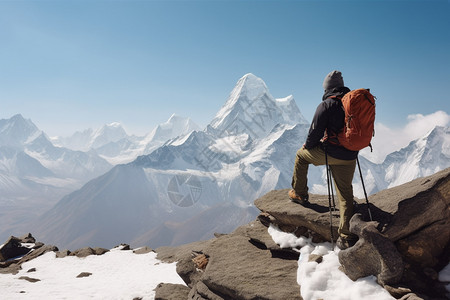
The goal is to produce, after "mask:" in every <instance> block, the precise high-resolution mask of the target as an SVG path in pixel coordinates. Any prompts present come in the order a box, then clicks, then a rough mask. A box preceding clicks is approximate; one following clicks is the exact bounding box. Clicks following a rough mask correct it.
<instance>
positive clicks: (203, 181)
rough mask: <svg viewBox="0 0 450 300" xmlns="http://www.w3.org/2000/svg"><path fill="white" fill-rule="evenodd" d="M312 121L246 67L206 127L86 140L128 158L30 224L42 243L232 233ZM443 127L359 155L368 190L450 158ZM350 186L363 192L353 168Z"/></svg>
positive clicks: (176, 123)
mask: <svg viewBox="0 0 450 300" xmlns="http://www.w3.org/2000/svg"><path fill="white" fill-rule="evenodd" d="M308 129H309V124H308V122H307V121H306V120H305V118H304V117H303V116H302V114H301V112H300V110H299V108H298V107H297V105H296V103H295V100H294V98H293V97H292V96H288V97H285V98H280V99H275V98H274V97H273V96H272V95H271V94H270V92H269V90H268V88H267V86H266V84H265V83H264V82H263V81H262V79H260V78H258V77H256V76H255V75H253V74H247V75H245V76H244V77H242V78H241V79H240V80H239V81H238V82H237V84H236V86H235V87H234V89H233V90H232V92H231V94H230V96H229V98H228V99H227V101H226V102H225V104H224V106H223V107H222V108H221V109H220V110H219V112H218V113H217V115H216V116H215V117H214V119H213V120H212V121H211V122H210V124H209V125H208V126H206V128H205V129H204V130H198V127H197V126H196V125H195V124H193V123H192V122H191V121H190V120H189V119H184V118H180V117H177V116H172V117H171V118H170V119H169V120H168V121H167V122H165V123H163V124H160V125H159V126H158V127H157V128H155V129H154V130H153V131H152V132H151V133H150V134H148V135H147V136H145V137H142V138H136V137H134V138H133V137H129V136H126V137H124V138H122V139H119V140H116V141H112V140H111V141H109V142H108V143H106V144H103V145H101V146H99V147H98V148H96V149H92V148H91V152H92V153H97V154H100V155H101V157H103V158H105V159H108V160H109V161H110V162H111V161H115V162H124V161H126V160H128V161H129V163H128V164H123V165H117V166H116V167H114V168H113V169H111V170H110V171H109V172H106V173H105V174H103V175H102V176H100V177H97V178H95V179H93V180H91V181H89V182H88V183H87V184H85V185H84V186H83V187H82V188H81V189H79V190H77V191H75V192H72V193H70V194H68V195H66V196H65V197H64V198H63V199H62V200H61V201H59V202H58V203H57V204H56V205H55V206H54V207H53V208H52V209H51V210H49V211H47V212H46V213H45V214H43V215H42V216H41V217H40V218H39V220H38V221H37V222H35V223H32V224H31V225H30V226H32V227H33V232H34V233H35V234H36V235H38V236H39V238H40V239H42V240H44V241H45V242H46V243H52V244H57V245H60V246H62V247H66V248H79V247H82V246H87V245H92V244H94V243H95V245H98V246H102V247H106V248H108V247H113V246H115V245H116V244H117V243H120V242H123V241H129V242H130V243H132V244H134V246H139V245H151V246H152V247H157V246H161V245H175V244H179V243H186V242H189V241H194V240H197V239H199V238H209V237H210V235H211V234H212V231H215V232H229V231H230V230H231V229H232V228H235V227H236V226H239V225H241V224H244V223H247V222H248V221H249V220H252V219H253V218H254V217H255V214H256V213H257V212H256V211H255V210H253V201H254V200H255V199H256V198H257V197H259V196H261V195H263V194H265V193H267V192H268V191H270V190H273V189H281V188H288V187H290V184H291V176H292V170H293V166H294V160H295V153H296V151H297V149H298V148H299V147H300V146H301V144H302V143H303V141H304V140H305V139H306V135H307V132H308ZM30 132H31V131H30ZM93 132H94V131H92V132H91V133H89V132H86V135H87V133H89V135H90V136H91V137H92V134H93ZM30 134H31V135H32V136H33V137H39V138H36V143H29V145H28V148H27V150H26V151H25V152H24V153H25V154H27V155H29V156H30V157H31V158H34V159H36V161H38V162H39V163H40V164H41V165H42V167H43V168H46V169H48V170H49V171H50V172H52V174H60V173H58V172H59V171H60V170H58V169H56V168H50V166H51V165H52V163H49V161H50V162H51V160H49V159H47V160H45V159H43V158H45V157H46V156H45V155H49V154H48V153H50V152H52V151H50V149H52V147H51V144H49V143H46V140H45V135H39V132H37V133H36V132H32V133H30ZM449 136H450V132H449V129H448V128H442V127H441V128H439V127H437V128H435V130H433V131H432V132H430V133H429V134H428V135H427V136H425V137H423V138H422V139H419V140H416V141H413V142H411V144H410V145H409V146H408V147H406V148H405V149H402V150H400V151H398V152H395V153H393V154H391V155H389V156H388V157H386V160H385V162H384V163H383V164H374V163H372V162H370V161H369V160H367V159H365V158H364V157H363V156H360V163H361V169H362V172H363V176H364V181H365V185H366V189H367V192H368V193H369V194H372V193H375V192H377V191H380V190H382V189H385V188H387V187H390V186H393V185H397V184H400V183H403V182H407V181H410V180H411V179H413V178H411V177H414V178H416V177H418V176H423V175H428V174H430V172H432V173H433V172H436V171H438V170H439V169H444V168H446V167H449V166H450V161H449V157H450V155H449V152H450V143H449ZM26 140H29V139H26ZM90 141H92V139H91V140H90ZM47 142H48V139H47ZM89 143H90V142H89ZM35 144H36V145H35ZM44 149H46V150H44ZM53 151H55V152H57V150H55V149H53ZM137 155H140V156H139V157H137V158H136V159H135V160H133V161H131V160H130V158H132V157H136V156H137ZM54 157H57V155H55V156H54ZM59 157H61V156H59ZM91 164H92V165H94V164H96V162H94V161H91ZM42 172H43V171H42ZM411 174H413V175H411ZM308 181H309V186H310V192H312V193H322V194H325V193H326V192H327V188H326V175H325V168H324V167H311V168H310V172H309V174H308ZM354 191H355V195H356V196H357V197H359V198H361V197H363V191H362V188H361V184H360V178H359V173H358V171H356V173H355V177H354ZM162 233H164V234H162Z"/></svg>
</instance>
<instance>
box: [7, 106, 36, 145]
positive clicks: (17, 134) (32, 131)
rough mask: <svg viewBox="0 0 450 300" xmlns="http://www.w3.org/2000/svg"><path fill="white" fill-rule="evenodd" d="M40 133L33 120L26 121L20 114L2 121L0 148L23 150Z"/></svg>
mask: <svg viewBox="0 0 450 300" xmlns="http://www.w3.org/2000/svg"><path fill="white" fill-rule="evenodd" d="M40 133H41V131H40V130H39V129H38V128H37V127H36V125H34V124H33V122H31V120H26V119H24V118H23V117H22V115H20V114H17V115H14V116H13V117H12V118H10V119H2V120H0V146H7V147H16V148H22V147H23V146H24V145H25V144H26V143H27V142H29V141H31V140H33V139H34V138H36V136H37V135H39V134H40Z"/></svg>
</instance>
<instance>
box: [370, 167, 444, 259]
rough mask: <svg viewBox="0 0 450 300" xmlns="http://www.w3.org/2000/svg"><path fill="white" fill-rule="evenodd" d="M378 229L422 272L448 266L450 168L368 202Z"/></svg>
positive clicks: (398, 187)
mask: <svg viewBox="0 0 450 300" xmlns="http://www.w3.org/2000/svg"><path fill="white" fill-rule="evenodd" d="M369 200H370V202H371V203H372V204H373V205H374V206H376V207H377V208H378V209H377V210H376V211H375V212H374V220H376V221H378V222H379V223H380V224H379V226H378V229H379V230H380V232H381V233H383V234H384V235H385V236H386V237H387V238H388V239H390V240H391V241H392V242H394V243H395V244H396V246H397V249H398V250H399V252H400V253H401V254H402V256H403V257H404V259H405V260H406V261H408V262H410V263H412V264H414V265H417V266H419V267H420V268H427V267H431V268H434V267H439V266H443V264H448V261H449V251H448V250H449V242H450V168H448V169H445V170H443V171H441V172H438V173H436V174H434V175H432V176H428V177H423V178H419V179H416V180H413V181H411V182H408V183H405V184H403V185H400V186H397V187H394V188H391V189H387V190H383V191H381V192H379V193H377V194H375V195H372V196H371V197H370V198H369Z"/></svg>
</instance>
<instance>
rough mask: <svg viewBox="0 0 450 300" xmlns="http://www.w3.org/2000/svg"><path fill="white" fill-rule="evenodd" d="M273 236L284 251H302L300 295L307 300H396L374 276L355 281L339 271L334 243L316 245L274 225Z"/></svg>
mask: <svg viewBox="0 0 450 300" xmlns="http://www.w3.org/2000/svg"><path fill="white" fill-rule="evenodd" d="M268 231H269V234H270V235H271V236H272V239H273V240H274V241H275V243H277V244H279V245H280V247H282V248H288V247H290V248H294V249H295V248H296V247H301V249H300V259H299V261H298V272H297V282H298V284H299V285H300V287H301V288H300V293H301V295H302V298H303V299H305V300H315V299H338V300H359V299H365V300H366V299H370V300H391V299H395V298H393V297H392V296H391V295H390V294H389V293H388V292H387V291H386V290H385V289H383V288H382V287H381V286H380V285H378V284H377V283H376V278H375V277H374V276H368V277H365V278H360V279H358V280H356V281H352V280H351V279H350V278H348V277H347V275H345V274H344V273H343V272H342V271H340V270H339V267H340V263H339V258H338V253H339V249H338V248H337V247H336V248H335V249H334V251H333V249H331V244H330V243H321V244H315V243H312V242H311V240H310V239H307V238H305V237H300V238H297V237H296V236H295V235H294V234H292V233H286V232H283V231H281V230H279V229H278V228H276V227H275V226H273V225H270V227H269V229H268ZM310 254H318V255H322V256H323V261H322V262H321V263H320V264H319V263H317V262H309V261H308V258H309V255H310Z"/></svg>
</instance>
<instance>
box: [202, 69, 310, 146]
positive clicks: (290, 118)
mask: <svg viewBox="0 0 450 300" xmlns="http://www.w3.org/2000/svg"><path fill="white" fill-rule="evenodd" d="M305 122H306V120H305V119H304V118H303V116H302V115H301V113H300V111H299V109H298V107H297V105H296V104H295V101H294V99H293V97H292V96H289V97H286V98H282V99H280V100H276V99H275V98H274V97H273V96H272V95H271V94H270V92H269V89H268V88H267V86H266V84H265V82H264V81H263V80H262V79H261V78H259V77H257V76H255V75H253V74H252V73H248V74H246V75H244V76H243V77H242V78H240V79H239V80H238V82H237V83H236V86H235V87H234V89H233V91H232V92H231V94H230V96H229V98H228V100H227V101H226V103H225V105H224V106H222V108H221V109H220V110H219V112H218V113H217V115H216V116H215V118H214V119H213V120H212V122H211V123H210V126H209V127H208V128H211V130H212V131H215V132H217V133H219V134H222V133H224V134H230V133H248V134H249V135H250V136H251V137H252V138H253V139H254V138H259V137H263V136H265V135H267V134H268V133H269V132H270V131H271V130H272V129H273V128H274V126H276V125H277V124H289V125H294V124H298V123H305Z"/></svg>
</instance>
